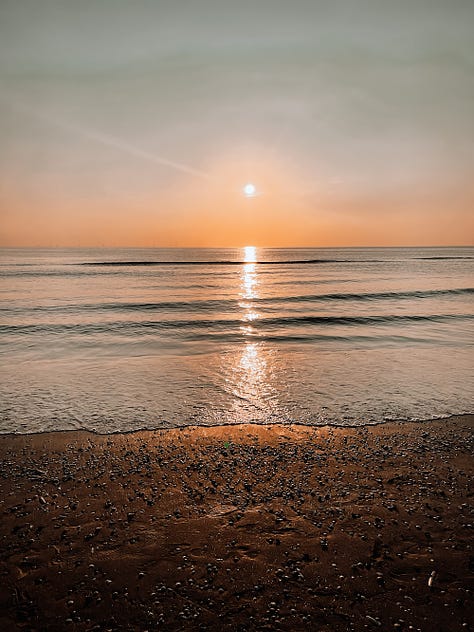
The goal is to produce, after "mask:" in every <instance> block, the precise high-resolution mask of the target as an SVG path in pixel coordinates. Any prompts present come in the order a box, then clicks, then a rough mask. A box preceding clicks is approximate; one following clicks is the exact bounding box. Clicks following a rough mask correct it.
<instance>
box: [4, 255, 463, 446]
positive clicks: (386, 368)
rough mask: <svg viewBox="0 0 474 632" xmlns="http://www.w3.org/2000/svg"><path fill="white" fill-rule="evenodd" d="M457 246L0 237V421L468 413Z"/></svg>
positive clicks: (29, 424) (168, 421)
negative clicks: (69, 243)
mask: <svg viewBox="0 0 474 632" xmlns="http://www.w3.org/2000/svg"><path fill="white" fill-rule="evenodd" d="M473 280H474V248H350V249H349V248H344V249H321V248H318V249H314V248H313V249H252V248H250V247H247V248H246V249H2V250H1V251H0V293H1V294H0V296H1V302H0V345H1V347H0V353H1V358H2V362H1V368H0V405H1V410H0V432H1V433H32V432H45V431H53V430H78V429H87V430H92V431H96V432H99V433H114V432H128V431H133V430H138V429H144V428H147V429H155V428H170V427H177V426H185V425H216V424H236V423H284V424H287V423H300V424H310V425H325V424H336V425H362V424H372V423H380V422H384V421H388V420H395V419H396V420H413V419H431V418H435V417H444V416H449V415H453V414H461V413H467V412H473V394H474V392H473V390H474V389H473V381H472V374H473V364H474V361H473V358H474V354H473V349H472V346H473V343H474V336H473V324H474V323H473V320H474V310H473V295H474V288H473V287H472V286H473Z"/></svg>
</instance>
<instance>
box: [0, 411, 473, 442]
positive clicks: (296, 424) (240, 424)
mask: <svg viewBox="0 0 474 632" xmlns="http://www.w3.org/2000/svg"><path fill="white" fill-rule="evenodd" d="M461 417H472V418H474V412H464V413H455V414H452V415H442V416H440V417H423V418H413V419H406V418H397V419H384V420H383V421H367V422H362V423H344V424H343V423H337V422H332V423H331V422H327V423H322V424H311V423H303V422H293V421H277V422H273V423H264V422H262V423H260V422H257V421H256V422H245V421H243V422H237V423H235V422H228V423H219V424H195V423H189V424H183V425H181V426H168V427H163V428H137V429H134V430H116V431H114V432H99V431H98V430H90V429H88V428H70V429H66V430H61V429H60V430H35V431H33V432H3V433H2V432H0V441H1V440H2V439H3V437H35V436H38V437H39V436H42V435H49V434H50V435H57V434H59V435H60V434H76V433H87V434H90V435H92V436H94V437H116V436H121V435H124V436H126V435H134V434H139V433H141V432H152V433H153V432H171V431H173V430H184V429H191V430H198V429H199V428H228V427H235V428H239V427H247V426H248V427H250V428H254V427H263V428H266V427H268V428H271V427H277V428H289V427H295V428H310V429H311V428H315V429H318V428H319V429H323V428H340V429H344V428H347V429H350V430H355V429H357V428H372V427H376V426H385V425H391V424H397V425H400V424H428V423H432V422H435V421H449V420H451V419H459V418H461Z"/></svg>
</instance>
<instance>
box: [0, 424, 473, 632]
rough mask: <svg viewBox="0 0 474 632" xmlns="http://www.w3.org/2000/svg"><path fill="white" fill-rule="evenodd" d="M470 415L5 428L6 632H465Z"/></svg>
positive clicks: (469, 586)
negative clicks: (128, 429)
mask: <svg viewBox="0 0 474 632" xmlns="http://www.w3.org/2000/svg"><path fill="white" fill-rule="evenodd" d="M473 421H474V416H463V417H453V418H450V419H444V420H438V421H429V422H420V423H388V424H383V425H378V426H369V427H359V428H335V427H333V428H329V427H325V428H314V427H305V426H250V425H240V426H219V427H212V428H204V427H189V428H184V429H176V430H167V431H155V432H137V433H133V434H120V435H112V436H110V435H108V436H102V435H94V434H90V433H86V432H74V433H49V434H38V435H23V436H13V435H8V436H3V437H1V438H0V459H1V461H0V474H1V478H0V498H1V500H0V514H1V527H0V529H1V531H0V534H1V557H0V571H1V576H2V581H1V582H0V603H1V608H0V627H1V629H2V630H5V631H10V630H12V631H13V630H44V631H46V630H47V631H48V632H49V631H59V630H77V631H83V630H84V631H86V630H87V631H89V630H111V631H115V630H143V631H144V630H157V629H163V630H318V631H319V630H321V631H326V630H327V631H338V630H341V631H343V630H365V629H368V630H370V629H373V630H377V629H379V630H421V631H425V630H429V631H430V632H434V631H446V632H448V631H449V632H451V631H454V630H466V629H467V630H469V629H472V626H473V624H474V613H473V607H472V590H473V576H474V555H473V553H472V526H473V524H474V520H473V516H472V505H471V504H470V499H471V490H472V485H471V478H472V438H473V434H472V429H473Z"/></svg>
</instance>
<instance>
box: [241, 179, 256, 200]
mask: <svg viewBox="0 0 474 632" xmlns="http://www.w3.org/2000/svg"><path fill="white" fill-rule="evenodd" d="M256 193H257V189H256V188H255V185H254V184H252V183H251V182H249V183H248V184H246V185H245V186H244V195H245V196H246V197H253V196H254V195H255V194H256Z"/></svg>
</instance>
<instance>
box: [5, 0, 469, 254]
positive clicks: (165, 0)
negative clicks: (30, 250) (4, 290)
mask: <svg viewBox="0 0 474 632" xmlns="http://www.w3.org/2000/svg"><path fill="white" fill-rule="evenodd" d="M473 71H474V1H473V0H444V1H441V0H327V1H323V0H291V1H290V0H238V1H237V0H0V213H1V216H0V244H1V245H44V246H51V245H67V246H86V245H107V246H114V245H137V246H139V245H145V246H154V245H156V246H192V245H196V246H201V245H202V246H221V245H222V246H226V245H235V246H241V245H245V244H254V245H262V246H263V245H270V246H272V245H275V246H286V245H288V246H290V245H315V246H317V245H404V244H406V245H418V244H419V245H424V244H426V245H428V244H434V245H435V244H440V245H443V244H446V245H448V244H468V243H472V235H474V223H473V216H474V209H473V203H474V133H473V132H474V72H473ZM247 182H253V183H254V184H255V186H256V188H257V191H258V193H259V195H257V196H256V197H253V198H246V197H245V196H244V195H243V194H242V187H243V186H244V185H245V184H246V183H247Z"/></svg>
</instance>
